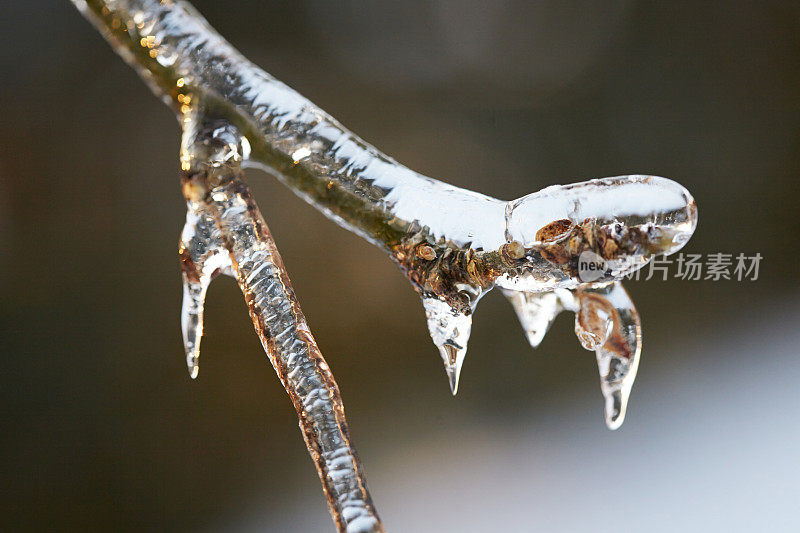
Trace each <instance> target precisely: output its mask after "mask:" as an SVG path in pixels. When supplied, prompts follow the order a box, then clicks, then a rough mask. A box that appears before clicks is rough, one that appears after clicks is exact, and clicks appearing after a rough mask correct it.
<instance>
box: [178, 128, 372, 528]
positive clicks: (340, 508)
mask: <svg viewBox="0 0 800 533" xmlns="http://www.w3.org/2000/svg"><path fill="white" fill-rule="evenodd" d="M246 148H247V143H246V141H245V140H244V139H243V138H241V136H240V135H239V134H238V131H237V130H236V129H235V128H234V127H232V126H231V125H229V124H228V123H226V122H222V121H219V120H213V119H208V118H207V117H203V116H199V115H194V114H190V115H189V116H187V117H186V120H185V130H184V138H183V142H182V147H181V151H182V154H181V160H182V161H183V162H184V163H186V166H185V170H184V175H183V192H184V195H185V196H186V198H187V205H188V207H189V213H188V214H187V224H186V227H185V228H184V231H183V236H182V243H183V244H182V247H181V258H182V264H183V268H184V279H186V280H188V283H187V285H186V287H188V288H185V291H186V292H187V293H188V298H187V299H185V301H184V317H185V320H186V321H187V322H188V324H189V327H188V328H185V330H188V335H187V338H188V342H187V351H188V350H191V353H192V354H194V355H195V357H196V353H197V349H199V340H200V336H201V335H202V313H203V309H202V307H203V297H204V295H205V290H206V288H207V286H208V282H209V281H210V280H211V278H212V277H213V275H214V274H215V273H219V272H223V271H225V272H231V273H232V274H233V275H234V276H235V277H236V279H237V281H238V282H239V286H240V287H241V289H242V292H243V294H244V296H245V301H246V302H247V305H248V308H249V310H250V316H251V318H252V320H253V325H254V327H255V329H256V332H257V333H258V335H259V338H260V339H261V342H262V345H263V346H264V349H265V351H266V352H267V355H268V356H269V359H270V362H271V363H272V365H273V367H274V368H275V371H276V373H277V374H278V377H279V378H280V380H281V382H282V383H283V385H284V388H285V389H286V391H287V393H288V394H289V397H290V398H291V400H292V403H293V404H294V406H295V408H296V410H297V413H298V417H299V419H300V427H301V429H302V432H303V437H304V439H305V441H306V445H307V447H308V450H309V453H310V455H311V457H312V459H313V461H314V464H315V466H316V467H317V470H318V472H319V475H320V479H321V481H322V485H323V488H324V490H325V494H326V495H327V497H328V502H329V506H330V509H331V514H332V516H333V517H334V521H335V522H336V524H337V527H338V528H339V530H340V531H346V532H353V533H355V532H380V531H383V527H382V525H381V523H380V520H379V518H378V515H377V513H376V511H375V508H374V506H373V504H372V500H371V498H370V496H369V493H368V491H367V488H366V481H365V480H364V475H363V472H362V468H361V465H360V462H359V460H358V456H357V454H356V452H355V449H354V448H353V446H352V444H351V442H350V437H349V430H348V428H347V423H346V421H345V417H344V406H343V405H342V401H341V395H340V393H339V389H338V386H337V385H336V382H335V380H334V379H333V374H332V373H331V371H330V369H329V367H328V365H327V363H326V362H325V359H324V358H323V357H322V354H321V353H320V351H319V348H318V347H317V344H316V341H315V340H314V337H313V336H312V334H311V331H310V330H309V328H308V325H307V323H306V320H305V317H304V316H303V313H302V311H301V310H300V306H299V304H298V302H297V299H296V297H295V295H294V291H293V289H292V286H291V283H290V281H289V277H288V275H287V273H286V270H285V269H284V267H283V262H282V261H281V258H280V254H279V253H278V250H277V247H276V246H275V242H274V240H273V238H272V235H271V234H270V232H269V228H268V227H267V225H266V222H265V221H264V219H263V218H262V217H261V214H260V212H259V211H258V208H257V206H256V204H255V202H254V201H253V199H252V197H251V196H250V191H249V189H248V187H247V184H246V183H245V182H244V174H243V171H242V167H241V163H242V161H243V160H244V159H245V158H246ZM198 272H199V273H200V274H199V279H195V278H197V277H198V275H197V273H198ZM187 309H188V310H187ZM194 368H196V366H195V367H194Z"/></svg>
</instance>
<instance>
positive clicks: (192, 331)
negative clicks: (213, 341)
mask: <svg viewBox="0 0 800 533" xmlns="http://www.w3.org/2000/svg"><path fill="white" fill-rule="evenodd" d="M180 258H181V271H182V275H183V306H182V309H181V329H182V331H183V347H184V350H185V352H186V364H187V366H188V368H189V375H190V376H191V377H192V379H194V378H196V377H197V373H198V371H199V367H198V361H199V358H200V340H201V339H202V337H203V306H204V303H205V299H206V291H207V290H208V286H209V284H210V283H211V281H212V280H213V279H214V278H215V277H216V276H218V275H219V274H227V275H233V272H232V270H231V259H230V254H229V253H228V250H226V249H225V247H224V245H223V243H222V238H221V236H220V232H219V229H218V228H217V226H216V224H215V223H214V219H213V218H212V217H211V216H210V215H209V214H207V213H205V212H204V211H203V210H202V209H201V208H200V207H199V206H198V205H195V202H189V204H188V210H187V212H186V225H185V226H184V227H183V232H182V233H181V244H180Z"/></svg>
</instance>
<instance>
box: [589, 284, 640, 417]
mask: <svg viewBox="0 0 800 533" xmlns="http://www.w3.org/2000/svg"><path fill="white" fill-rule="evenodd" d="M575 298H576V302H577V305H578V309H577V312H576V313H575V334H576V335H577V336H578V339H580V341H581V344H582V345H583V346H584V348H586V349H587V350H594V351H595V353H596V355H597V367H598V370H599V372H600V388H601V390H602V392H603V396H604V398H605V416H606V425H607V426H608V428H609V429H617V428H618V427H620V426H621V425H622V422H623V421H624V419H625V410H626V408H627V405H628V397H629V396H630V392H631V387H633V381H634V379H635V378H636V370H637V368H638V367H639V355H640V353H641V350H642V326H641V322H640V320H639V313H637V312H636V308H635V307H634V306H633V302H631V299H630V297H629V296H628V293H627V291H626V290H625V288H624V287H623V286H622V284H621V283H620V282H615V283H611V284H608V285H606V286H605V287H601V288H589V289H581V290H578V291H576V293H575Z"/></svg>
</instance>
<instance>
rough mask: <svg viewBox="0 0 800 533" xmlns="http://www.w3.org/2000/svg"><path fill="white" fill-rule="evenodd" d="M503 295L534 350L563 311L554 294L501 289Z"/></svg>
mask: <svg viewBox="0 0 800 533" xmlns="http://www.w3.org/2000/svg"><path fill="white" fill-rule="evenodd" d="M502 291H503V295H504V296H505V297H506V298H507V299H508V301H509V302H511V305H512V306H514V311H516V312H517V318H519V323H520V325H522V329H523V330H524V331H525V335H526V336H527V337H528V342H529V343H530V345H531V346H532V347H534V348H538V346H539V345H540V344H541V343H542V339H544V336H545V334H546V333H547V331H548V330H549V329H550V326H551V325H552V324H553V321H554V320H555V319H556V316H557V315H558V313H560V312H561V311H562V309H563V307H562V306H561V302H560V301H559V299H558V296H557V295H556V293H554V292H542V293H536V292H522V291H514V290H510V289H502Z"/></svg>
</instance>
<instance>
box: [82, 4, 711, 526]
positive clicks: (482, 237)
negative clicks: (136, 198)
mask: <svg viewBox="0 0 800 533" xmlns="http://www.w3.org/2000/svg"><path fill="white" fill-rule="evenodd" d="M73 2H74V3H75V4H76V5H77V6H78V7H79V9H81V11H82V12H83V13H84V14H85V15H86V16H87V17H88V18H89V19H90V20H91V21H92V22H93V23H94V24H95V26H97V28H98V29H99V30H100V31H101V33H102V34H103V35H104V36H105V37H106V39H107V40H108V41H109V42H110V43H111V45H112V46H113V47H114V49H115V50H117V52H118V53H119V54H120V55H121V56H122V57H123V58H124V59H125V60H126V61H127V62H128V63H129V64H131V65H132V66H133V67H134V68H135V69H136V70H137V71H138V72H139V73H140V75H141V76H142V78H143V79H144V80H145V81H146V82H147V83H148V84H149V86H150V87H151V89H152V90H153V91H154V92H155V94H156V95H158V96H159V97H161V98H162V100H164V101H165V102H166V103H167V104H168V105H169V106H170V107H171V108H172V109H173V110H174V111H175V112H176V113H177V115H178V117H179V120H181V122H182V125H183V128H184V144H183V150H182V153H181V168H182V170H183V172H184V194H185V195H186V197H187V199H188V201H189V208H190V210H189V211H190V212H189V216H188V217H187V221H188V222H189V224H187V229H186V230H184V235H183V241H182V242H183V245H182V259H183V272H184V281H185V291H184V294H185V302H184V315H183V317H184V318H183V325H184V339H185V343H186V350H187V360H188V362H189V365H190V369H191V370H192V372H193V373H194V372H196V364H197V356H198V354H199V351H198V350H199V342H200V338H201V335H202V300H203V298H204V296H205V290H206V287H207V286H208V283H209V282H210V280H211V279H213V277H214V276H215V275H217V274H219V273H231V274H234V275H236V277H237V279H238V280H239V283H240V286H241V287H242V290H243V292H244V294H245V297H246V299H247V301H248V306H249V307H250V311H251V315H252V316H253V321H254V325H255V327H256V331H257V332H258V333H259V336H260V337H261V339H262V343H263V344H264V347H265V349H266V350H267V352H268V353H269V355H270V358H271V360H272V362H273V365H275V368H276V370H277V371H278V375H279V376H280V377H281V379H282V381H283V383H284V386H285V387H286V388H287V391H288V392H289V395H290V397H291V398H292V400H293V402H294V403H295V405H296V407H297V408H298V413H299V414H300V418H301V426H302V427H303V430H304V435H306V440H307V443H308V444H309V450H310V452H311V454H312V457H314V458H315V462H316V463H317V465H318V468H319V471H320V476H321V479H322V480H323V486H324V487H325V490H326V494H328V497H329V501H330V502H331V509H332V512H333V513H334V518H335V519H336V520H337V524H339V527H340V528H342V527H345V525H344V524H350V522H348V520H349V516H350V514H349V512H348V509H349V508H350V507H351V505H350V503H351V502H356V503H354V504H353V508H355V509H358V512H355V513H354V515H353V516H356V517H357V520H356V521H357V523H358V524H361V523H362V522H361V520H360V519H361V517H366V518H365V520H367V518H369V519H374V522H369V523H370V524H371V525H370V526H369V527H373V525H374V527H375V528H379V527H380V525H379V522H377V517H376V516H375V515H374V509H372V506H371V503H369V497H368V494H367V493H366V489H365V488H364V484H363V475H362V474H361V472H360V467H359V465H358V461H357V459H356V458H355V452H353V451H352V448H351V447H350V445H349V440H348V439H347V431H346V426H345V425H344V415H343V410H342V409H341V402H340V400H339V393H338V390H337V389H336V386H335V382H333V377H332V376H331V375H330V372H329V370H328V369H327V366H326V365H325V364H324V361H323V360H322V357H321V355H320V354H319V351H318V349H317V347H316V344H315V343H314V342H313V338H311V336H310V333H309V332H308V331H307V327H306V326H305V321H304V319H303V318H302V313H301V312H300V309H299V306H298V305H297V302H296V300H295V299H294V296H293V293H292V291H291V286H290V284H289V281H288V277H287V276H286V273H285V271H284V270H283V267H282V264H281V262H280V258H279V256H278V255H277V249H276V248H275V245H274V242H273V241H272V238H271V236H270V235H269V231H268V230H267V228H266V224H265V223H264V222H263V219H262V218H261V217H260V214H259V212H258V208H257V207H256V204H255V202H254V201H253V200H252V198H251V197H250V195H249V192H248V190H247V186H246V185H245V184H244V181H243V179H242V178H241V173H240V168H239V167H241V166H242V165H244V166H246V165H251V166H257V167H259V168H262V169H264V170H266V171H268V172H269V173H271V174H274V175H275V176H277V177H278V178H279V179H280V180H281V181H282V182H283V183H284V184H286V185H287V186H289V187H290V188H291V189H292V190H293V191H294V192H295V193H297V194H298V195H299V196H301V197H302V198H304V199H305V200H306V201H308V202H309V203H310V204H311V205H313V206H315V207H316V208H317V209H319V210H320V211H322V212H323V213H324V214H325V215H326V216H328V217H329V218H331V219H332V220H334V221H335V222H337V223H338V224H340V225H342V226H344V227H345V228H347V229H349V230H351V231H353V232H355V233H357V234H358V235H361V236H362V237H364V238H365V239H367V240H368V241H369V242H371V243H373V244H375V245H377V246H379V247H380V248H382V249H383V250H384V251H386V252H387V253H388V254H389V256H390V257H391V258H392V259H393V260H394V261H395V262H396V263H397V264H398V265H399V267H400V268H401V270H402V271H403V273H404V274H405V275H406V276H407V277H408V279H409V281H410V282H411V284H412V286H413V287H414V289H415V290H416V291H417V292H418V293H419V295H420V297H421V299H422V303H423V306H424V309H425V313H426V316H427V322H428V327H429V330H430V333H431V337H432V339H433V341H434V344H435V345H436V346H437V347H438V348H439V352H440V355H441V357H442V360H443V362H444V364H445V369H446V371H447V375H448V378H449V382H450V386H451V389H452V391H453V394H455V392H456V390H457V388H458V380H459V374H460V370H461V366H462V364H463V361H464V357H465V355H466V351H467V342H468V340H469V334H470V330H471V323H472V314H473V312H474V311H475V307H476V305H477V303H478V301H479V300H480V299H481V298H482V297H483V296H484V295H485V294H486V293H487V292H489V291H490V290H491V289H492V288H494V287H500V288H501V289H502V291H503V293H504V294H505V295H506V297H507V298H508V299H509V300H510V301H511V303H512V304H513V305H514V307H515V309H516V311H517V314H518V316H519V318H520V321H521V323H522V325H523V328H524V329H525V332H526V334H527V335H528V338H529V340H530V343H531V345H533V346H534V347H535V346H536V345H537V344H538V343H539V342H540V341H541V338H542V336H543V335H544V334H545V332H546V331H547V328H548V327H549V325H550V324H551V323H552V321H553V319H554V318H555V316H556V315H557V314H558V313H559V312H560V311H561V310H564V309H567V310H570V311H573V312H575V313H576V318H577V320H576V333H577V334H578V336H579V338H580V339H581V341H582V343H583V345H584V346H585V347H586V348H588V349H592V350H594V351H595V352H596V354H597V362H598V368H599V371H600V374H601V390H602V392H603V395H604V396H605V399H606V423H607V424H608V426H609V427H610V428H612V429H613V428H616V427H618V426H619V425H620V424H621V423H622V420H623V419H624V416H625V409H626V404H627V399H628V395H629V393H630V390H631V386H632V384H633V380H634V378H635V375H636V369H637V366H638V357H639V354H640V351H641V328H640V325H639V319H638V314H637V313H636V310H635V309H634V307H633V304H632V302H631V301H630V299H629V297H628V296H627V293H626V292H625V290H624V288H622V286H621V284H620V283H619V281H620V280H621V279H622V278H623V277H624V276H626V275H627V274H629V273H631V272H633V271H634V270H636V269H638V268H641V267H642V266H643V265H644V264H646V263H647V262H648V261H649V260H650V259H651V258H652V257H653V256H654V255H656V254H661V253H664V254H669V253H672V252H675V251H677V250H679V249H680V248H681V247H682V246H684V245H685V244H686V242H687V241H688V240H689V238H690V237H691V235H692V233H693V232H694V229H695V226H696V223H697V208H696V205H695V203H694V199H693V198H692V196H691V195H690V194H689V192H688V191H687V190H686V189H684V188H683V187H681V186H680V185H679V184H677V183H675V182H673V181H671V180H668V179H665V178H659V177H655V176H643V175H631V176H618V177H615V178H604V179H597V180H591V181H587V182H582V183H576V184H572V185H563V186H552V187H548V188H546V189H543V190H541V191H539V192H536V193H533V194H530V195H527V196H524V197H522V198H519V199H517V200H513V201H509V202H506V201H502V200H498V199H495V198H492V197H489V196H485V195H483V194H480V193H477V192H473V191H469V190H465V189H460V188H458V187H454V186H451V185H448V184H446V183H443V182H440V181H437V180H434V179H432V178H428V177H426V176H422V175H420V174H417V173H416V172H413V171H412V170H410V169H408V168H406V167H405V166H403V165H401V164H399V163H397V162H396V161H394V160H393V159H391V158H390V157H388V156H386V155H384V154H382V153H381V152H379V151H378V150H377V149H375V148H374V147H372V146H370V145H369V144H367V143H366V142H364V141H363V140H361V139H360V138H358V137H357V136H356V135H354V134H353V133H351V132H350V131H348V130H347V129H346V128H344V126H342V125H341V124H339V123H338V122H337V121H336V120H334V119H333V118H332V117H330V116H329V115H328V114H327V113H325V112H324V111H322V110H321V109H319V108H318V107H317V106H315V105H314V104H312V103H311V102H309V101H308V100H306V99H305V98H303V97H302V96H301V95H300V94H298V93H297V92H295V91H294V90H292V89H290V88H289V87H287V86H286V85H284V84H283V83H281V82H279V81H277V80H275V79H274V78H272V77H271V76H270V75H269V74H267V73H265V72H264V71H262V70H261V69H259V68H258V67H257V66H255V65H253V64H252V63H250V62H249V61H248V60H247V59H246V58H244V57H243V56H242V55H241V54H240V53H239V52H238V51H237V50H235V49H234V48H233V47H232V46H231V45H230V44H229V43H227V42H226V41H225V40H224V39H223V38H222V37H220V36H219V35H218V34H217V33H216V32H215V31H214V30H213V29H212V28H211V27H210V26H209V25H208V23H207V22H206V21H205V20H204V19H203V18H202V17H201V16H200V15H199V14H198V13H197V12H196V11H195V10H194V8H192V7H191V6H190V5H189V4H188V3H186V2H183V1H180V0H160V1H159V0H73ZM212 125H213V128H212V127H211V126H212ZM199 131H202V132H205V133H202V134H198V132H199ZM187 139H188V140H187ZM220 143H221V144H220ZM212 146H213V147H215V148H214V150H212V152H213V153H212V152H210V153H205V152H203V150H208V149H209V147H212ZM198 154H202V155H199V156H198ZM233 162H235V165H234V167H235V168H236V170H235V172H233V171H230V172H233V174H230V172H229V171H228V170H224V169H228V167H229V166H230V165H231V164H233ZM198 165H199V166H198ZM231 168H233V167H231ZM220 169H223V170H224V171H223V170H220ZM220 172H222V174H219V173H220ZM229 174H230V175H229ZM223 178H224V179H223ZM215 195H216V196H215ZM217 196H219V198H218V197H217ZM587 258H588V259H587ZM587 261H589V262H590V263H591V261H594V262H595V263H597V264H599V268H598V269H593V271H592V275H591V276H589V277H587V276H585V275H584V274H585V272H582V271H581V265H583V264H585V263H586V262H587ZM264 276H266V277H264ZM262 278H263V279H262ZM259 284H263V285H259ZM274 291H277V292H274ZM298 347H299V348H302V349H303V350H304V352H303V353H304V354H305V356H304V357H306V359H305V360H304V361H305V362H298V361H297V360H296V358H295V355H296V354H295V355H293V354H294V352H293V350H296V349H298ZM303 347H304V348H303ZM292 365H300V366H297V367H294V366H292ZM293 369H295V370H297V371H298V372H300V373H301V374H302V372H310V373H308V374H307V375H306V374H303V375H306V381H308V380H311V381H313V382H314V383H315V384H316V385H315V386H314V387H313V388H312V390H305V391H304V390H303V387H305V386H307V385H308V383H309V382H310V381H308V382H306V381H303V380H301V381H295V380H294V378H293V377H292V376H293V375H294V370H293ZM313 369H316V370H315V371H314V372H311V371H312V370H313ZM301 371H302V372H301ZM314 391H318V392H314ZM316 395H322V396H324V397H325V398H327V400H325V402H327V403H324V402H323V403H324V405H323V404H320V405H322V407H323V408H322V409H321V410H320V411H319V412H315V413H314V414H313V416H312V415H311V411H310V406H317V398H318V397H317V396H316ZM309 402H310V403H309ZM309 416H310V418H308V417H309ZM309 428H311V429H309ZM328 436H331V438H333V439H334V440H335V441H336V443H337V444H336V446H335V447H334V448H335V450H345V452H342V453H345V455H346V456H347V460H346V461H343V462H346V463H347V464H348V465H350V466H348V467H347V468H345V469H344V470H342V471H341V472H340V471H339V470H336V468H334V466H335V465H334V462H335V463H336V464H337V465H338V464H339V456H338V455H337V453H338V452H336V453H332V454H330V453H328V452H329V451H330V450H329V449H328V448H326V447H325V445H324V443H323V442H322V441H323V440H324V439H327V438H328ZM337 439H338V440H337ZM326 450H327V451H326ZM337 472H338V473H342V474H343V479H346V481H344V482H343V485H341V486H339V485H337V482H336V481H335V478H337V475H338V474H337V475H334V473H337ZM337 479H338V478H337ZM343 495H349V496H343ZM368 521H369V520H367V522H368ZM367 522H363V523H367ZM347 527H349V525H347Z"/></svg>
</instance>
